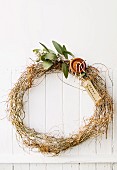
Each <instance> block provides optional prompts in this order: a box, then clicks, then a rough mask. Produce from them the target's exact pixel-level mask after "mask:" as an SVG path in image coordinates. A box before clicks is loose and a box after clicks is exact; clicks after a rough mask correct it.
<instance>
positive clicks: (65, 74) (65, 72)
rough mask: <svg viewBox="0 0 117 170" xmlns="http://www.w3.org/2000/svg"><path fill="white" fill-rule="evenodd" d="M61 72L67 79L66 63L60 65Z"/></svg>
mask: <svg viewBox="0 0 117 170" xmlns="http://www.w3.org/2000/svg"><path fill="white" fill-rule="evenodd" d="M62 71H63V73H64V76H65V78H67V77H68V65H67V64H66V63H62Z"/></svg>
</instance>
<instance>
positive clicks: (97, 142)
mask: <svg viewBox="0 0 117 170" xmlns="http://www.w3.org/2000/svg"><path fill="white" fill-rule="evenodd" d="M52 40H55V41H57V42H60V43H61V44H65V45H66V46H67V48H68V50H69V51H72V52H73V53H74V54H75V56H76V57H81V58H83V59H85V60H86V62H87V64H93V63H103V64H105V65H106V66H107V67H108V68H109V73H110V77H111V79H112V81H113V85H112V84H111V82H110V80H109V77H108V72H103V74H105V79H106V81H107V86H108V90H109V92H110V94H111V95H112V96H113V99H114V118H113V121H112V123H111V124H110V126H109V129H108V138H107V139H106V138H105V135H103V136H102V137H98V138H96V139H90V140H87V141H86V142H84V143H83V144H81V145H80V146H77V147H74V148H73V149H71V150H69V151H66V152H65V153H62V154H61V155H60V156H57V157H50V156H46V155H42V154H40V153H35V152H31V151H30V150H29V149H26V148H21V147H20V146H19V143H18V142H17V140H16V134H15V130H14V128H13V127H12V126H11V124H10V122H9V121H8V119H7V116H8V115H7V111H6V109H7V107H6V106H7V103H6V101H7V97H8V93H9V92H10V89H11V88H12V87H13V86H14V83H15V82H16V81H17V79H18V77H19V76H20V74H21V73H22V71H23V70H25V68H26V66H27V65H29V64H30V63H31V62H32V61H31V60H30V59H29V58H32V59H34V60H35V56H34V54H33V52H32V50H33V49H34V48H39V44H38V42H42V43H44V44H46V45H47V46H48V47H50V48H53V46H52V44H51V41H52ZM116 63H117V0H103V1H102V0H88V1H87V0H72V1H71V0H56V1H55V0H49V1H47V0H33V1H32V0H25V1H24V0H20V1H19V0H10V1H9V0H0V170H24V169H25V170H37V169H41V170H68V169H69V170H90V169H92V170H116V169H117V109H116V108H117V69H116ZM97 67H98V65H97ZM104 69H105V68H104V67H103V68H102V70H104ZM79 83H80V82H79V81H78V80H77V79H76V78H75V77H72V76H69V78H68V79H67V80H66V79H65V78H64V76H63V74H61V73H58V74H55V73H54V74H50V75H45V76H43V77H42V78H40V79H39V80H36V81H35V83H34V87H33V88H32V89H30V90H29V91H27V93H26V94H25V96H24V108H25V111H26V117H25V120H24V122H25V124H26V125H28V126H30V127H31V128H35V129H36V130H37V131H40V132H48V133H51V134H54V135H55V134H56V135H65V136H67V135H69V134H71V133H73V132H77V130H78V129H79V127H80V126H81V125H82V124H83V119H84V118H87V117H89V116H91V115H92V114H93V111H94V105H93V102H92V100H91V99H90V97H89V96H88V95H87V93H86V92H85V91H83V90H79V88H80V86H79ZM67 84H70V85H67ZM58 106H59V107H58ZM57 107H58V108H57Z"/></svg>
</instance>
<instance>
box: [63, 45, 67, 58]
mask: <svg viewBox="0 0 117 170" xmlns="http://www.w3.org/2000/svg"><path fill="white" fill-rule="evenodd" d="M63 50H64V52H63V54H64V56H65V58H66V59H68V54H67V53H65V51H67V49H66V47H65V45H63Z"/></svg>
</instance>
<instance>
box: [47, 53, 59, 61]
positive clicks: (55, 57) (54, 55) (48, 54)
mask: <svg viewBox="0 0 117 170" xmlns="http://www.w3.org/2000/svg"><path fill="white" fill-rule="evenodd" d="M45 59H49V60H56V59H57V56H56V54H54V53H47V54H45Z"/></svg>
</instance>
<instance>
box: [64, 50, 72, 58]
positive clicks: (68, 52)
mask: <svg viewBox="0 0 117 170" xmlns="http://www.w3.org/2000/svg"><path fill="white" fill-rule="evenodd" d="M65 54H69V55H71V56H72V57H74V55H73V54H72V53H71V52H70V51H64V55H65Z"/></svg>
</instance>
